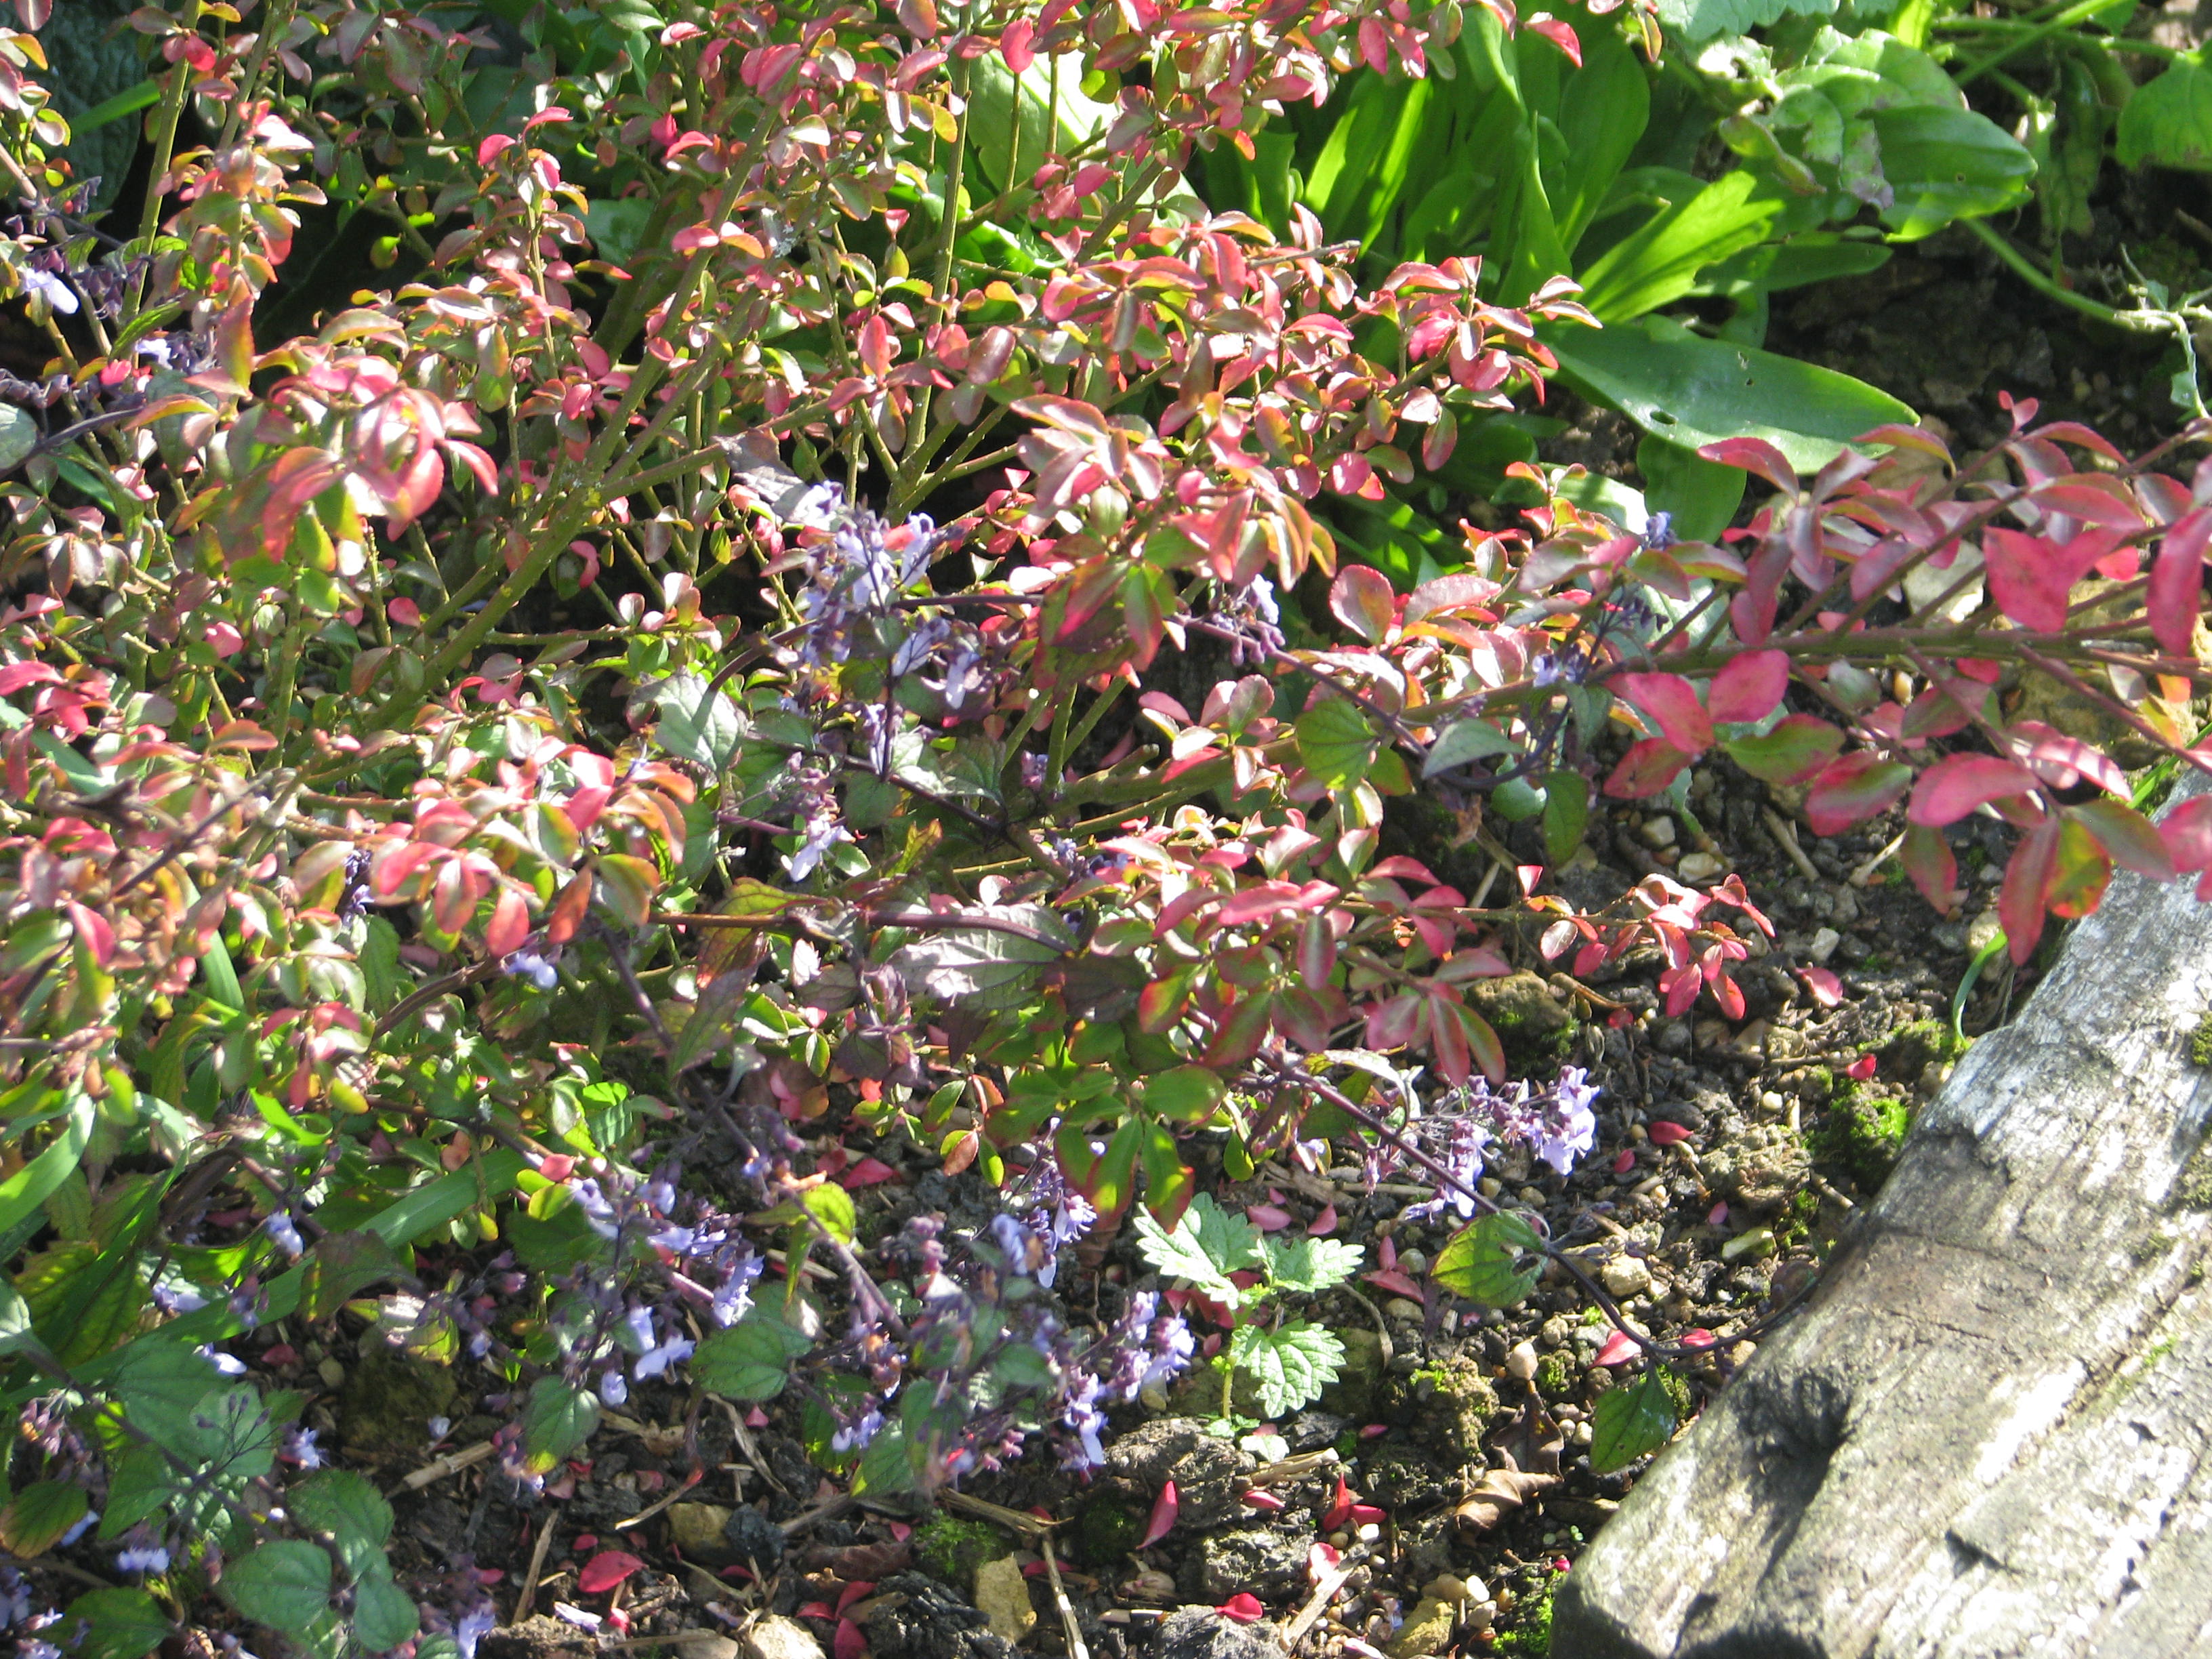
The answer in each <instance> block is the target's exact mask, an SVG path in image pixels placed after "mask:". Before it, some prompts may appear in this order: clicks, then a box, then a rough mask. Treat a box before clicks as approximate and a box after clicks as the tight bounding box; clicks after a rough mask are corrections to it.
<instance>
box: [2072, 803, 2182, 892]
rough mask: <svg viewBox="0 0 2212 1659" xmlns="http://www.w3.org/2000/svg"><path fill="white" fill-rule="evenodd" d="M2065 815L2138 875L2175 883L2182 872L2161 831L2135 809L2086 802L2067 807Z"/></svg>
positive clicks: (2116, 804)
mask: <svg viewBox="0 0 2212 1659" xmlns="http://www.w3.org/2000/svg"><path fill="white" fill-rule="evenodd" d="M2066 816H2067V817H2070V818H2072V819H2074V820H2075V822H2076V823H2080V824H2081V826H2082V827H2083V828H2084V829H2087V830H2088V832H2089V833H2090V834H2091V835H2093V836H2095V837H2096V838H2097V839H2098V840H2099V841H2100V842H2103V843H2104V848H2105V850H2106V852H2107V853H2110V854H2112V859H2113V861H2114V862H2116V863H2118V864H2124V865H2125V866H2127V867H2128V868H2129V869H2130V870H2133V871H2135V872H2136V873H2137V874H2139V875H2145V876H2148V877H2149V878H2151V879H2152V880H2153V881H2172V879H2173V878H2174V877H2175V876H2176V875H2178V874H2179V873H2180V872H2179V871H2177V870H2176V869H2175V868H2174V863H2173V855H2172V853H2171V852H2169V851H2168V850H2167V848H2166V842H2164V841H2163V840H2161V839H2160V836H2159V833H2158V830H2157V829H2155V828H2154V827H2153V825H2152V823H2151V821H2150V820H2149V819H2148V818H2147V817H2144V816H2143V815H2142V813H2140V812H2138V811H2136V810H2135V808H2133V807H2132V806H2126V805H2122V804H2121V803H2120V802H2118V801H2116V800H2090V801H2083V802H2082V803H2081V805H2079V806H2069V807H2068V808H2067V809H2066Z"/></svg>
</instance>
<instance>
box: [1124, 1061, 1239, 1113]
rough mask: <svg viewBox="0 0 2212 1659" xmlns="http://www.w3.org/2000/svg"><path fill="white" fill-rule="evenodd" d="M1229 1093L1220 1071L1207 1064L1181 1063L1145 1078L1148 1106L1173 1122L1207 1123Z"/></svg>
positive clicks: (1146, 1103)
mask: <svg viewBox="0 0 2212 1659" xmlns="http://www.w3.org/2000/svg"><path fill="white" fill-rule="evenodd" d="M1228 1092H1229V1085H1227V1084H1225V1083H1224V1082H1223V1081H1222V1080H1221V1076H1220V1074H1219V1073H1217V1072H1214V1071H1212V1070H1211V1069H1210V1068H1208V1067H1206V1066H1176V1068H1175V1069H1174V1070H1173V1071H1171V1072H1162V1073H1159V1074H1158V1075H1157V1076H1155V1077H1150V1078H1147V1079H1145V1083H1144V1103H1145V1109H1146V1111H1148V1112H1152V1113H1154V1114H1156V1115H1158V1116H1161V1117H1164V1118H1166V1119H1168V1120H1169V1121H1170V1122H1174V1123H1189V1124H1198V1123H1204V1122H1205V1121H1206V1120H1207V1119H1208V1118H1210V1117H1212V1115H1213V1112H1214V1109H1215V1108H1216V1107H1218V1106H1219V1105H1220V1104H1221V1101H1222V1097H1224V1096H1225V1095H1226V1094H1227V1093H1228Z"/></svg>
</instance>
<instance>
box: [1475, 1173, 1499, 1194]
mask: <svg viewBox="0 0 2212 1659" xmlns="http://www.w3.org/2000/svg"><path fill="white" fill-rule="evenodd" d="M1476 1185H1477V1186H1478V1187H1480V1189H1481V1192H1482V1195H1483V1196H1484V1197H1485V1198H1496V1197H1497V1196H1498V1194H1500V1193H1502V1192H1504V1190H1505V1183H1504V1182H1502V1181H1500V1180H1498V1178H1497V1177H1496V1176H1483V1178H1482V1179H1481V1180H1480V1182H1477V1183H1476Z"/></svg>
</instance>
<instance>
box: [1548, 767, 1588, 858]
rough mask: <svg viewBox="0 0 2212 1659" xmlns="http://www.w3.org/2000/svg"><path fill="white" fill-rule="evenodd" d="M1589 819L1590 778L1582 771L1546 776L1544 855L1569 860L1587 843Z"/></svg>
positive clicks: (1556, 772)
mask: <svg viewBox="0 0 2212 1659" xmlns="http://www.w3.org/2000/svg"><path fill="white" fill-rule="evenodd" d="M1588 823H1589V780H1587V779H1585V778H1584V777H1583V775H1582V774H1580V773H1579V772H1562V771H1553V772H1552V773H1550V774H1549V775H1547V776H1546V778H1545V780H1544V857H1545V859H1546V860H1547V862H1549V863H1551V864H1553V865H1555V866H1556V865H1562V864H1565V862H1566V861H1567V860H1569V859H1571V858H1572V857H1573V856H1574V855H1575V848H1577V847H1580V846H1581V845H1582V844H1583V827H1584V826H1585V825H1586V824H1588Z"/></svg>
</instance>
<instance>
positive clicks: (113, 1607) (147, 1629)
mask: <svg viewBox="0 0 2212 1659" xmlns="http://www.w3.org/2000/svg"><path fill="white" fill-rule="evenodd" d="M79 1620H82V1621H83V1623H82V1626H80V1625H79V1624H78V1621H79ZM61 1628H62V1630H63V1631H64V1632H66V1631H70V1630H75V1629H82V1632H83V1634H82V1636H81V1637H79V1638H77V1639H76V1643H75V1644H74V1645H73V1646H70V1647H69V1648H67V1649H65V1650H64V1651H66V1652H68V1653H69V1654H70V1656H71V1659H144V1656H145V1655H147V1654H149V1653H151V1652H153V1651H154V1650H155V1649H156V1648H158V1647H160V1646H161V1644H162V1643H164V1642H166V1641H167V1640H168V1638H169V1634H170V1625H169V1620H168V1615H167V1614H166V1613H163V1612H162V1611H161V1604H160V1603H159V1602H157V1601H155V1600H154V1598H153V1597H152V1596H150V1595H148V1594H147V1593H146V1592H145V1591H144V1590H142V1589H127V1588H126V1589H96V1590H90V1591H88V1592H87V1593H85V1594H84V1595H80V1596H78V1597H77V1598H76V1601H72V1602H70V1604H69V1610H68V1612H66V1613H64V1614H63V1615H62V1624H61Z"/></svg>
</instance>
